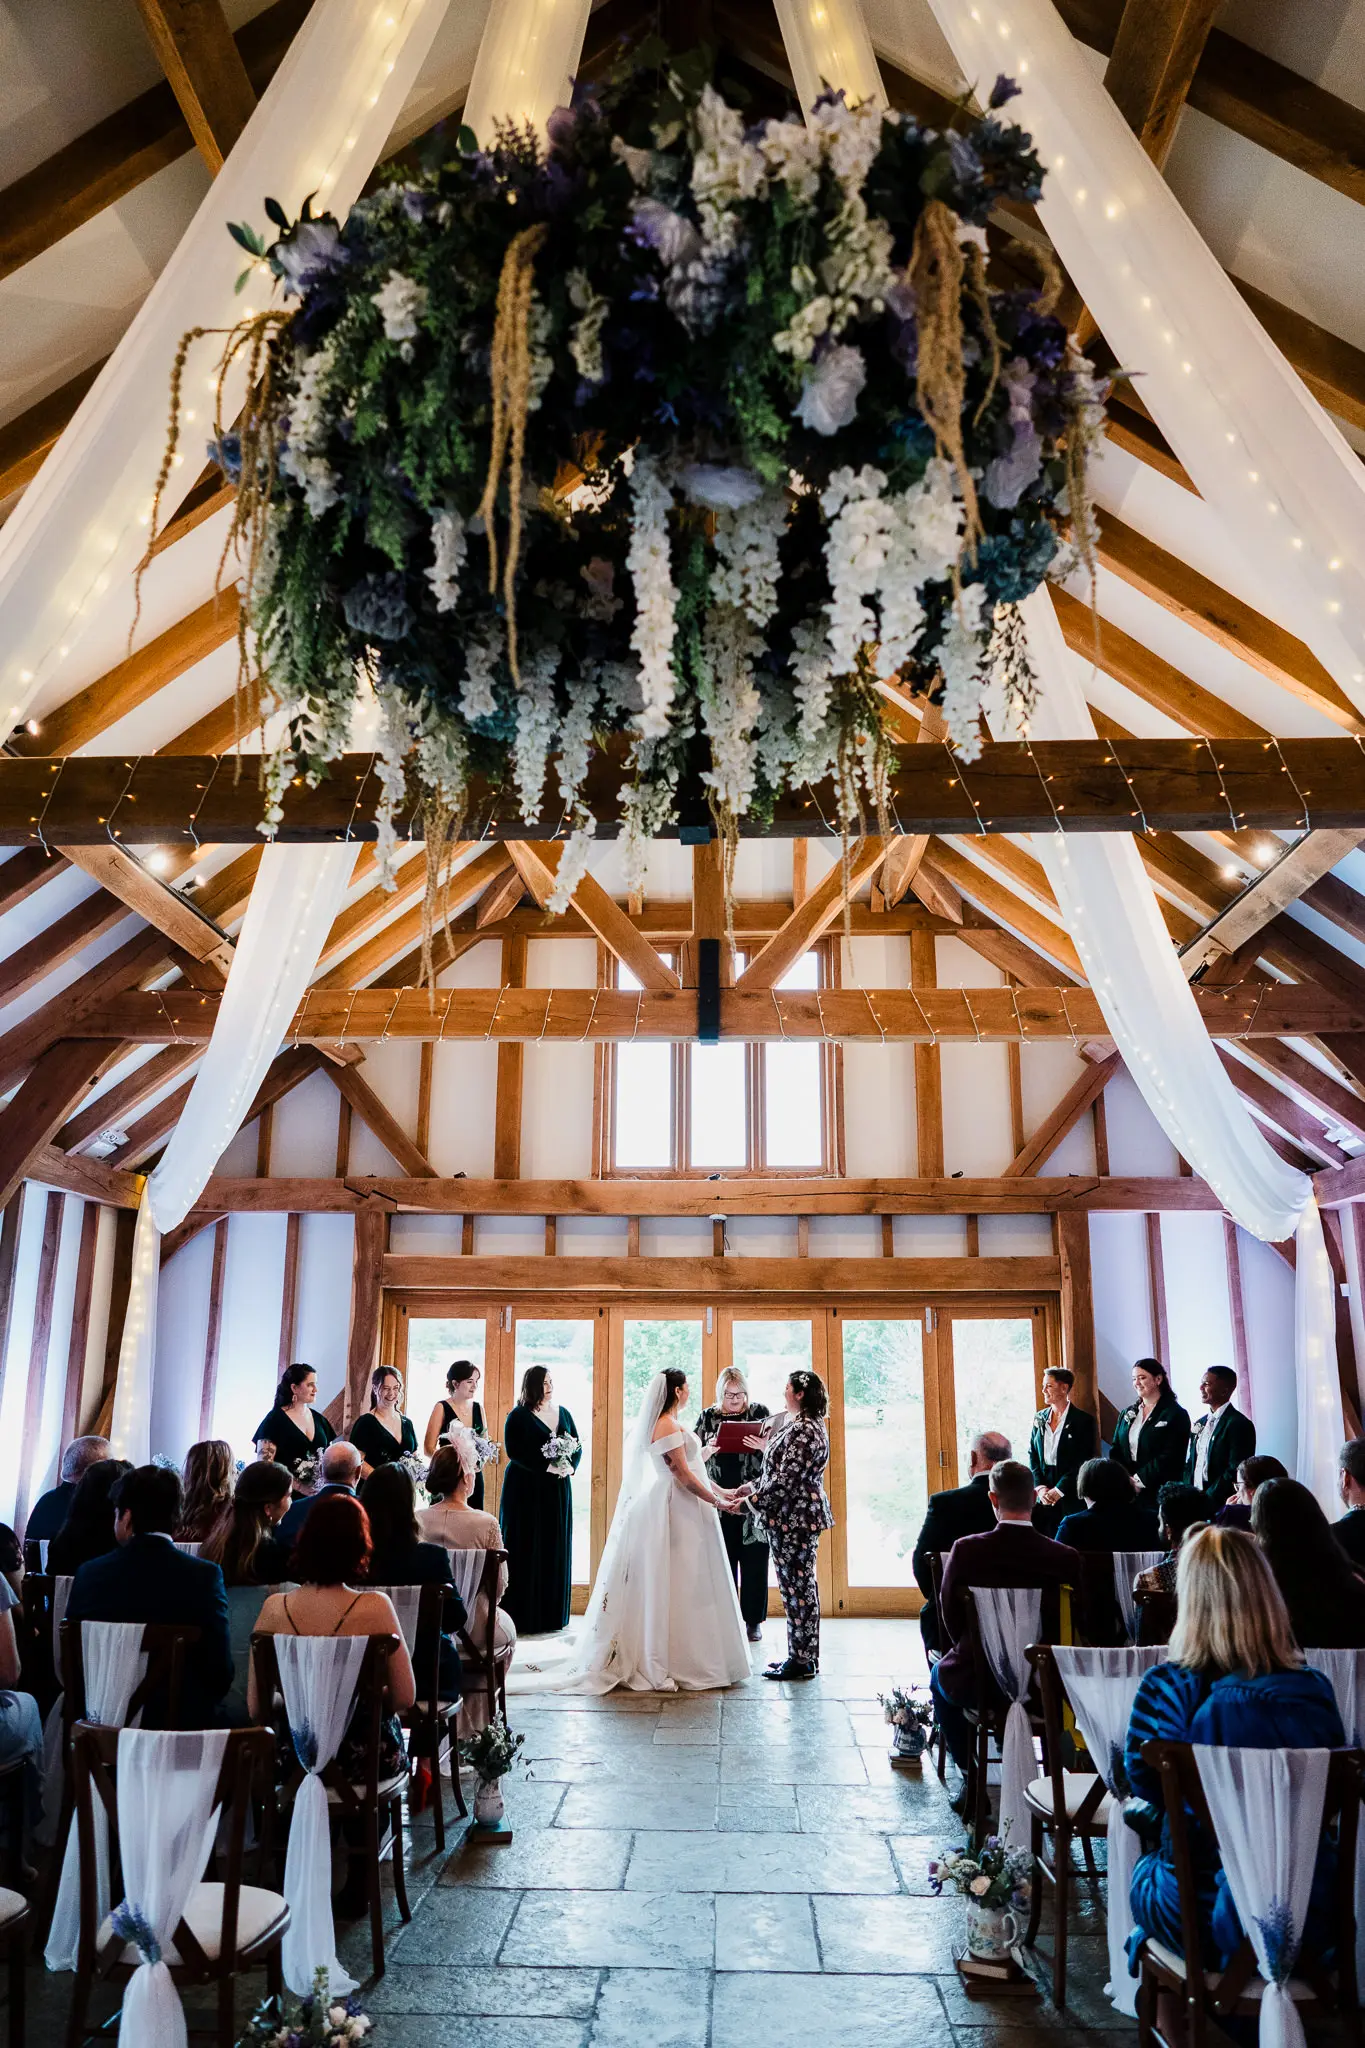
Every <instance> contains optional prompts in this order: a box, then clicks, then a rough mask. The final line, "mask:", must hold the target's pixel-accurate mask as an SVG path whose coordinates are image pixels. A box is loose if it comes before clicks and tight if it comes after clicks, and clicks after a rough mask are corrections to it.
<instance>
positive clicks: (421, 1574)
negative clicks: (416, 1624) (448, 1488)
mask: <svg viewBox="0 0 1365 2048" xmlns="http://www.w3.org/2000/svg"><path fill="white" fill-rule="evenodd" d="M360 1500H361V1505H362V1506H363V1507H364V1510H365V1512H366V1514H367V1515H368V1516H369V1518H370V1543H371V1545H372V1555H371V1557H370V1566H369V1570H368V1572H367V1573H366V1578H367V1579H368V1580H369V1583H370V1584H371V1585H372V1586H449V1587H450V1589H451V1592H452V1594H453V1596H454V1606H455V1621H454V1624H453V1625H454V1627H456V1628H463V1627H464V1625H465V1620H466V1616H465V1610H464V1602H463V1601H462V1600H461V1598H460V1596H459V1594H458V1593H456V1592H455V1590H454V1588H455V1581H454V1579H453V1578H452V1576H451V1571H450V1552H449V1551H448V1550H447V1549H446V1547H445V1545H444V1544H442V1543H424V1542H423V1540H422V1533H421V1530H420V1529H419V1528H418V1526H417V1496H416V1494H415V1492H414V1490H413V1484H412V1481H411V1479H410V1478H409V1477H408V1475H407V1473H406V1472H404V1471H403V1470H402V1468H401V1466H398V1465H384V1466H381V1467H380V1469H379V1470H378V1471H376V1472H372V1473H371V1474H370V1476H369V1478H368V1479H367V1480H366V1481H365V1484H364V1485H363V1486H362V1487H361V1489H360ZM430 1647H431V1646H430V1644H429V1643H428V1644H421V1643H419V1645H418V1649H419V1652H420V1653H421V1654H419V1658H418V1668H419V1671H420V1673H421V1675H422V1677H423V1679H424V1680H425V1679H426V1678H427V1675H428V1673H429V1670H430V1661H429V1660H430ZM440 1683H441V1697H442V1699H447V1700H453V1699H455V1698H456V1697H457V1696H458V1694H459V1691H460V1653H459V1651H458V1649H457V1648H456V1647H455V1639H454V1637H453V1636H450V1635H442V1637H441V1649H440Z"/></svg>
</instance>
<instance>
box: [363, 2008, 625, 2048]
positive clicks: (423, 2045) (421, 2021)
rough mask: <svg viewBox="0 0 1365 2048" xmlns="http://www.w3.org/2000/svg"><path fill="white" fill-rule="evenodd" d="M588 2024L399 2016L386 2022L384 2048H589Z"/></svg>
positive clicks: (560, 2020) (480, 2017)
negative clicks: (587, 2045) (587, 2047)
mask: <svg viewBox="0 0 1365 2048" xmlns="http://www.w3.org/2000/svg"><path fill="white" fill-rule="evenodd" d="M587 2040H588V2022H587V2021H586V2020H569V2019H521V2018H518V2019H489V2018H486V2017H483V2016H482V2015H481V2016H479V2017H477V2018H474V2017H465V2016H463V2015H461V2014H449V2015H446V2016H445V2017H443V2018H434V2017H433V2016H432V2015H431V2014H429V2013H424V2014H422V2015H421V2016H420V2017H417V2016H414V2015H412V2014H407V2013H404V2014H399V2015H397V2016H395V2017H394V2018H391V2019H386V2020H385V2022H384V2034H383V2041H384V2048H586V2044H587Z"/></svg>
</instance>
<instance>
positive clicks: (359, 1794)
mask: <svg viewBox="0 0 1365 2048" xmlns="http://www.w3.org/2000/svg"><path fill="white" fill-rule="evenodd" d="M292 1640H294V1641H297V1642H301V1643H305V1644H307V1643H311V1642H328V1643H330V1642H333V1641H335V1640H337V1639H336V1638H335V1637H332V1636H298V1637H295V1638H293V1639H292ZM400 1641H401V1638H400V1637H399V1636H367V1637H366V1638H365V1652H364V1655H363V1657H362V1659H361V1663H360V1669H359V1672H358V1673H357V1676H356V1681H355V1690H354V1700H355V1705H354V1707H353V1708H352V1710H351V1714H350V1718H349V1725H348V1733H349V1734H350V1735H351V1736H352V1737H355V1736H356V1735H359V1737H360V1739H361V1741H362V1742H363V1745H364V1749H363V1765H362V1775H361V1777H360V1779H359V1780H351V1779H349V1778H348V1777H347V1776H346V1774H345V1772H344V1771H343V1770H342V1768H341V1766H340V1763H339V1761H338V1760H337V1758H336V1757H333V1758H332V1760H331V1762H330V1763H327V1764H324V1765H323V1766H322V1768H321V1770H320V1771H319V1772H318V1776H319V1777H320V1778H321V1779H322V1782H323V1784H324V1785H325V1786H326V1787H327V1790H328V1791H329V1792H334V1793H335V1794H336V1797H337V1802H338V1804H339V1805H340V1806H341V1808H342V1810H343V1812H347V1813H359V1812H360V1811H362V1810H363V1808H364V1806H365V1804H366V1802H367V1801H373V1800H374V1799H376V1798H377V1797H378V1788H379V1754H380V1744H381V1739H382V1736H383V1729H384V1700H385V1693H386V1690H387V1685H388V1675H389V1658H390V1657H391V1656H392V1655H393V1653H394V1651H395V1650H397V1648H398V1645H399V1643H400ZM275 1645H276V1638H275V1637H274V1636H273V1635H267V1634H264V1633H263V1632H262V1631H260V1630H257V1632H256V1634H255V1635H253V1636H252V1638H251V1662H252V1666H253V1669H254V1672H255V1678H256V1697H257V1699H258V1701H259V1702H260V1705H261V1718H262V1719H263V1720H269V1719H273V1717H274V1708H275V1703H276V1702H282V1701H283V1697H284V1687H283V1685H282V1684H281V1682H280V1664H279V1657H278V1654H277V1652H276V1647H275ZM307 1775H308V1772H307V1770H306V1768H305V1766H304V1764H303V1763H302V1762H300V1760H299V1757H298V1754H297V1751H296V1750H294V1749H293V1748H292V1747H291V1749H290V1751H289V1761H288V1764H287V1766H286V1768H285V1770H284V1772H283V1774H282V1782H281V1786H280V1790H281V1793H282V1796H283V1797H284V1798H285V1799H292V1798H293V1797H294V1795H295V1793H296V1792H297V1791H298V1788H299V1786H300V1785H301V1784H302V1783H303V1780H304V1778H305V1777H306V1776H307Z"/></svg>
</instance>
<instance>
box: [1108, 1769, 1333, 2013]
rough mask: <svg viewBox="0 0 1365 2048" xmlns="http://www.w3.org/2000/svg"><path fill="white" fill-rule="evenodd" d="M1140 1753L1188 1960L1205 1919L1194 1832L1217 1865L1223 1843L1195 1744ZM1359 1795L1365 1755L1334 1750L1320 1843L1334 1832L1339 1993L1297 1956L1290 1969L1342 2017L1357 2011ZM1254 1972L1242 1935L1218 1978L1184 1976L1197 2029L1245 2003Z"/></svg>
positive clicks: (1269, 1845)
mask: <svg viewBox="0 0 1365 2048" xmlns="http://www.w3.org/2000/svg"><path fill="white" fill-rule="evenodd" d="M1142 1754H1143V1756H1144V1757H1145V1758H1146V1760H1147V1762H1148V1763H1149V1764H1150V1765H1151V1766H1152V1768H1153V1770H1154V1771H1156V1773H1157V1775H1158V1777H1159V1778H1160V1780H1161V1792H1162V1799H1163V1801H1164V1804H1165V1808H1166V1821H1167V1827H1168V1831H1169V1836H1170V1843H1171V1860H1172V1863H1173V1865H1174V1868H1175V1879H1176V1890H1177V1895H1178V1899H1179V1907H1180V1934H1181V1949H1182V1952H1183V1953H1184V1954H1185V1955H1187V1956H1198V1955H1199V1954H1200V1953H1201V1950H1202V1925H1201V1923H1202V1918H1203V1915H1202V1912H1201V1899H1200V1890H1199V1883H1198V1866H1197V1861H1196V1856H1195V1841H1194V1835H1195V1830H1196V1829H1202V1830H1203V1831H1204V1832H1205V1833H1206V1834H1207V1835H1208V1837H1209V1839H1210V1840H1211V1841H1212V1842H1213V1843H1214V1844H1215V1845H1216V1847H1217V1849H1218V1860H1219V1864H1220V1866H1221V1865H1222V1864H1223V1863H1224V1860H1225V1858H1224V1845H1223V1844H1222V1843H1220V1842H1219V1838H1218V1830H1217V1828H1216V1826H1215V1825H1214V1820H1213V1815H1212V1813H1211V1812H1210V1809H1209V1802H1208V1798H1207V1796H1206V1794H1205V1790H1204V1785H1203V1782H1202V1780H1201V1778H1200V1775H1199V1766H1198V1762H1197V1758H1196V1752H1195V1749H1194V1747H1193V1745H1192V1744H1190V1743H1188V1742H1145V1743H1144V1744H1143V1745H1142ZM1253 1754H1256V1755H1259V1756H1264V1755H1267V1754H1273V1755H1275V1756H1279V1757H1283V1756H1290V1757H1293V1756H1294V1755H1296V1754H1297V1755H1303V1754H1304V1752H1302V1751H1299V1752H1295V1751H1293V1750H1289V1751H1276V1752H1264V1751H1262V1752H1253ZM1363 1792H1365V1752H1363V1751H1361V1750H1358V1749H1336V1750H1332V1751H1331V1752H1330V1754H1329V1756H1328V1762H1327V1783H1326V1791H1325V1794H1324V1798H1323V1807H1322V1819H1321V1827H1320V1830H1319V1831H1318V1839H1321V1838H1322V1837H1325V1836H1327V1835H1328V1834H1329V1833H1331V1832H1333V1831H1335V1834H1336V1843H1337V1855H1336V1869H1335V1871H1334V1873H1333V1880H1332V1911H1331V1920H1332V1930H1333V1943H1332V1945H1333V1947H1334V1949H1335V1958H1334V1967H1335V1969H1336V1971H1337V1979H1338V1986H1339V1990H1338V1991H1337V1992H1335V1993H1334V1992H1333V1991H1332V1990H1331V1988H1330V1987H1329V1985H1328V1983H1327V1981H1326V1979H1325V1978H1324V1977H1323V1976H1322V1974H1321V1972H1320V1971H1318V1970H1317V1969H1316V1968H1315V1967H1314V1965H1313V1962H1312V1960H1311V1959H1310V1958H1301V1959H1300V1962H1299V1964H1298V1965H1297V1966H1296V1968H1295V1971H1294V1975H1295V1976H1296V1977H1297V1978H1300V1979H1303V1980H1306V1981H1307V1982H1308V1983H1309V1984H1310V1985H1311V1986H1312V1987H1313V1989H1314V1991H1315V1992H1316V1993H1317V1995H1318V1998H1319V1999H1320V2000H1321V2002H1322V2003H1323V2004H1324V2006H1327V2007H1335V2006H1336V2005H1337V2004H1338V2003H1339V2004H1340V2006H1341V2008H1342V2009H1344V2010H1346V2011H1354V2008H1355V2005H1356V1940H1355V1884H1356V1842H1357V1836H1358V1824H1359V1818H1360V1802H1361V1796H1362V1793H1363ZM1264 1847H1265V1853H1266V1854H1267V1856H1273V1855H1274V1853H1275V1844H1274V1841H1273V1839H1269V1840H1267V1841H1266V1842H1265V1844H1264ZM1259 1974H1260V1972H1259V1970H1258V1968H1257V1962H1256V1951H1255V1949H1254V1947H1253V1946H1252V1942H1251V1939H1250V1937H1249V1936H1246V1935H1244V1936H1243V1938H1242V1941H1241V1944H1240V1946H1239V1947H1238V1949H1237V1950H1236V1952H1235V1954H1234V1955H1233V1956H1232V1957H1231V1958H1230V1959H1229V1961H1228V1964H1227V1967H1226V1969H1224V1970H1223V1971H1222V1972H1221V1973H1220V1974H1218V1975H1217V1976H1216V1977H1215V1976H1213V1975H1212V1973H1210V1976H1209V1978H1207V1979H1206V1977H1205V1973H1204V1972H1203V1971H1201V1970H1197V1969H1191V1970H1188V1971H1187V1972H1186V1983H1187V1996H1188V1998H1189V2000H1190V2004H1191V2007H1192V2008H1193V2009H1194V2010H1193V2012H1192V2019H1194V2021H1195V2023H1196V2024H1197V2025H1202V2015H1203V2012H1204V2011H1206V2010H1207V2011H1211V2012H1212V2013H1214V2014H1215V2015H1218V2016H1222V2015H1224V2014H1226V2013H1229V2012H1232V2011H1234V2010H1236V2009H1238V2002H1239V2000H1242V1999H1244V1998H1245V1997H1246V1995H1247V1993H1248V1990H1249V1987H1250V1986H1251V1985H1252V1982H1253V1979H1255V1978H1256V1977H1257V1976H1258V1975H1259ZM1242 2009H1243V2010H1246V2011H1254V2010H1256V2005H1255V2004H1254V2003H1251V2002H1248V2003H1247V2004H1246V2005H1245V2006H1244V2007H1242Z"/></svg>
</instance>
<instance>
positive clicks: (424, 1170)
mask: <svg viewBox="0 0 1365 2048" xmlns="http://www.w3.org/2000/svg"><path fill="white" fill-rule="evenodd" d="M327 1072H328V1076H329V1078H330V1080H331V1081H332V1083H333V1085H334V1086H335V1087H336V1088H337V1089H338V1090H339V1091H340V1093H341V1095H342V1096H343V1097H344V1099H345V1100H346V1101H347V1102H349V1103H350V1105H351V1108H352V1109H353V1110H354V1111H355V1113H356V1115H357V1116H358V1117H359V1118H360V1120H361V1122H362V1123H364V1124H367V1125H368V1126H369V1128H370V1130H371V1131H372V1132H373V1133H374V1135H375V1137H376V1138H378V1140H379V1142H380V1144H381V1145H382V1146H383V1147H384V1149H385V1151H386V1152H390V1153H392V1155H393V1157H394V1159H395V1160H396V1161H397V1162H398V1164H399V1166H400V1167H401V1168H402V1169H403V1172H404V1173H406V1174H411V1175H413V1176H414V1177H416V1178H417V1179H419V1180H431V1179H433V1178H434V1177H435V1173H436V1168H435V1167H434V1166H433V1165H432V1163H431V1161H430V1160H429V1159H428V1158H427V1156H426V1153H425V1152H424V1151H423V1150H422V1148H421V1146H420V1145H418V1144H415V1143H414V1142H413V1140H412V1139H411V1138H410V1137H409V1136H408V1134H407V1132H406V1131H405V1130H404V1129H403V1126H402V1125H401V1124H400V1123H399V1121H398V1119H397V1117H396V1116H394V1114H393V1112H392V1111H391V1110H390V1109H389V1108H388V1107H387V1106H386V1105H385V1104H384V1103H383V1102H382V1101H381V1100H380V1098H379V1097H378V1096H377V1095H376V1094H375V1092H374V1090H373V1088H371V1086H370V1084H369V1082H368V1081H366V1080H365V1079H363V1078H362V1076H361V1075H360V1074H359V1073H358V1072H357V1071H356V1069H355V1068H354V1067H329V1068H328V1070H327Z"/></svg>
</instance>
